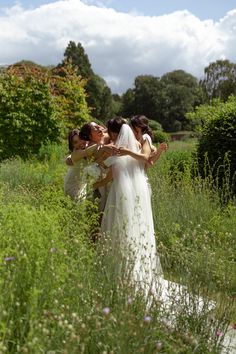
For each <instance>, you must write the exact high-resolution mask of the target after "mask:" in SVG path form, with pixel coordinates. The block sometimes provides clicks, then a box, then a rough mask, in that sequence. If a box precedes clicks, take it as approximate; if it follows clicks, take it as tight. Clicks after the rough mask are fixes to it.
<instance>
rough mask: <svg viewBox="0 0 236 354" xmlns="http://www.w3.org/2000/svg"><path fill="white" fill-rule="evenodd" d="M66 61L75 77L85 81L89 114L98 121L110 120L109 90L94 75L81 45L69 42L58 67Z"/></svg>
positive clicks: (111, 113)
mask: <svg viewBox="0 0 236 354" xmlns="http://www.w3.org/2000/svg"><path fill="white" fill-rule="evenodd" d="M68 61H70V62H71V63H72V65H73V67H74V68H76V70H77V75H79V76H81V77H82V78H83V79H86V81H87V82H86V85H85V90H86V93H87V98H86V100H87V102H88V105H89V107H90V109H91V114H92V115H93V116H94V117H96V118H97V119H100V120H106V119H107V118H110V117H111V116H112V115H113V113H114V105H113V98H112V93H111V90H110V88H109V87H108V86H107V84H106V82H105V80H103V79H102V78H101V77H100V76H99V75H97V74H95V73H94V71H93V69H92V66H91V63H90V61H89V58H88V55H87V54H86V53H85V50H84V48H83V46H82V45H81V43H77V44H76V43H75V42H73V41H70V42H69V44H68V46H67V48H66V50H65V53H64V59H63V61H62V63H61V64H59V65H58V66H59V67H61V66H64V65H66V63H67V62H68Z"/></svg>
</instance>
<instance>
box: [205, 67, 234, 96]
mask: <svg viewBox="0 0 236 354" xmlns="http://www.w3.org/2000/svg"><path fill="white" fill-rule="evenodd" d="M204 73H205V77H204V79H203V80H202V81H201V82H200V84H201V86H202V88H203V90H204V92H205V95H206V98H207V100H208V101H211V100H212V99H213V98H219V99H221V100H223V101H226V100H227V99H228V97H229V96H230V95H231V94H233V95H235V94H236V64H235V63H231V62H230V61H229V60H217V61H216V62H213V63H210V64H209V65H208V66H207V67H206V68H205V69H204Z"/></svg>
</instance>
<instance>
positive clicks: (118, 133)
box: [64, 115, 167, 295]
mask: <svg viewBox="0 0 236 354" xmlns="http://www.w3.org/2000/svg"><path fill="white" fill-rule="evenodd" d="M68 142H69V150H70V155H69V156H68V157H67V159H66V163H67V165H68V166H69V167H68V172H67V174H66V176H65V183H64V190H65V193H66V194H68V195H69V196H70V197H71V198H72V199H74V200H77V201H79V200H81V198H87V197H88V189H89V188H88V186H89V185H90V186H92V189H93V198H96V199H97V200H99V209H100V212H101V233H100V235H101V237H100V240H99V241H100V242H99V245H101V244H102V240H103V241H104V240H105V239H106V240H107V242H108V243H109V247H108V248H107V249H110V252H109V255H107V258H109V259H111V260H112V262H113V263H114V272H113V273H117V271H118V274H121V273H122V274H126V275H127V274H129V279H130V282H131V284H133V286H134V288H135V289H136V290H140V289H141V290H142V291H144V293H145V294H146V295H147V294H148V292H149V291H150V289H151V287H153V286H154V284H155V283H156V280H157V279H158V278H160V277H161V276H162V268H161V264H160V260H159V256H158V255H157V250H156V241H155V233H154V225H153V216H152V206H151V187H150V185H149V183H148V178H147V175H146V170H147V168H148V167H150V166H152V165H153V164H154V163H155V162H156V161H157V160H158V159H159V157H160V155H161V153H162V152H163V151H165V150H166V149H167V145H166V144H165V143H162V144H160V145H159V147H158V148H156V147H155V146H154V145H153V143H152V131H151V129H150V127H149V125H148V119H147V118H146V117H145V116H140V115H138V116H134V117H132V118H131V119H130V120H129V121H127V120H126V119H124V118H122V117H116V118H113V119H110V120H108V122H107V125H106V127H104V126H101V125H99V124H97V123H95V122H90V123H86V124H84V125H83V126H82V127H81V129H80V130H77V129H75V130H73V131H72V132H70V133H69V136H68ZM91 181H92V183H91ZM90 189H91V187H90ZM117 260H118V261H117ZM117 267H118V268H119V267H123V271H121V269H120V268H119V270H118V269H117ZM109 269H111V262H110V261H109ZM154 288H155V289H156V290H157V288H158V287H157V286H154Z"/></svg>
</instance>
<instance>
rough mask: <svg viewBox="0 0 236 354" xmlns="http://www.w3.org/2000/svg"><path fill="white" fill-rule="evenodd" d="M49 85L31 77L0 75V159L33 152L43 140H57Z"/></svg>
mask: <svg viewBox="0 0 236 354" xmlns="http://www.w3.org/2000/svg"><path fill="white" fill-rule="evenodd" d="M59 137H60V127H59V124H58V121H57V120H56V117H55V114H54V109H53V100H52V96H51V94H50V89H49V86H48V85H47V84H46V83H45V82H41V81H39V80H38V79H36V78H34V77H33V76H27V77H25V78H23V77H21V78H20V77H17V76H11V75H9V74H5V75H4V76H2V77H1V78H0V158H1V159H6V158H9V157H12V156H16V155H19V156H21V157H23V158H26V157H28V156H29V155H30V154H32V153H33V154H34V153H37V152H38V150H39V148H40V146H41V144H42V143H43V142H45V141H46V140H48V139H49V140H51V141H58V139H59Z"/></svg>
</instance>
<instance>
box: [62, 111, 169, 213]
mask: <svg viewBox="0 0 236 354" xmlns="http://www.w3.org/2000/svg"><path fill="white" fill-rule="evenodd" d="M123 124H128V125H129V127H130V128H131V130H132V132H133V134H134V136H135V139H136V141H137V146H138V152H137V153H135V152H134V151H131V150H130V149H128V147H127V146H120V147H118V146H117V144H116V138H117V136H118V134H119V132H120V128H121V126H122V125H123ZM152 139H153V133H152V130H151V128H150V127H149V125H148V119H147V118H146V117H145V116H143V115H136V116H133V117H132V118H131V119H130V120H129V122H128V121H127V120H126V119H124V118H122V117H116V118H113V119H110V120H109V121H108V122H107V126H106V127H105V126H102V125H99V124H97V123H95V122H89V123H86V124H84V125H83V126H82V128H81V129H80V130H78V129H74V130H72V131H71V132H70V133H69V135H68V145H69V151H70V155H69V156H68V157H67V158H66V164H67V165H68V171H67V174H66V176H65V179H64V191H65V194H67V195H69V196H70V197H71V198H72V199H73V200H78V199H80V198H85V197H86V195H87V190H88V182H89V181H90V182H91V181H93V182H94V183H93V189H94V192H93V195H94V197H98V198H99V209H100V211H103V210H104V208H105V204H106V199H107V195H108V191H109V186H110V182H111V181H112V173H111V169H109V168H108V166H107V164H106V159H107V158H108V157H109V156H124V155H129V156H131V157H133V158H134V159H136V160H137V161H139V162H140V163H141V164H143V165H144V168H145V170H146V169H147V168H148V167H150V166H152V165H153V164H154V163H155V162H156V161H157V160H158V159H159V157H160V155H161V153H162V152H163V151H165V150H166V149H167V145H166V143H161V144H160V146H159V148H158V149H157V148H156V147H155V146H154V145H153V143H152ZM90 184H91V183H90Z"/></svg>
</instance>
